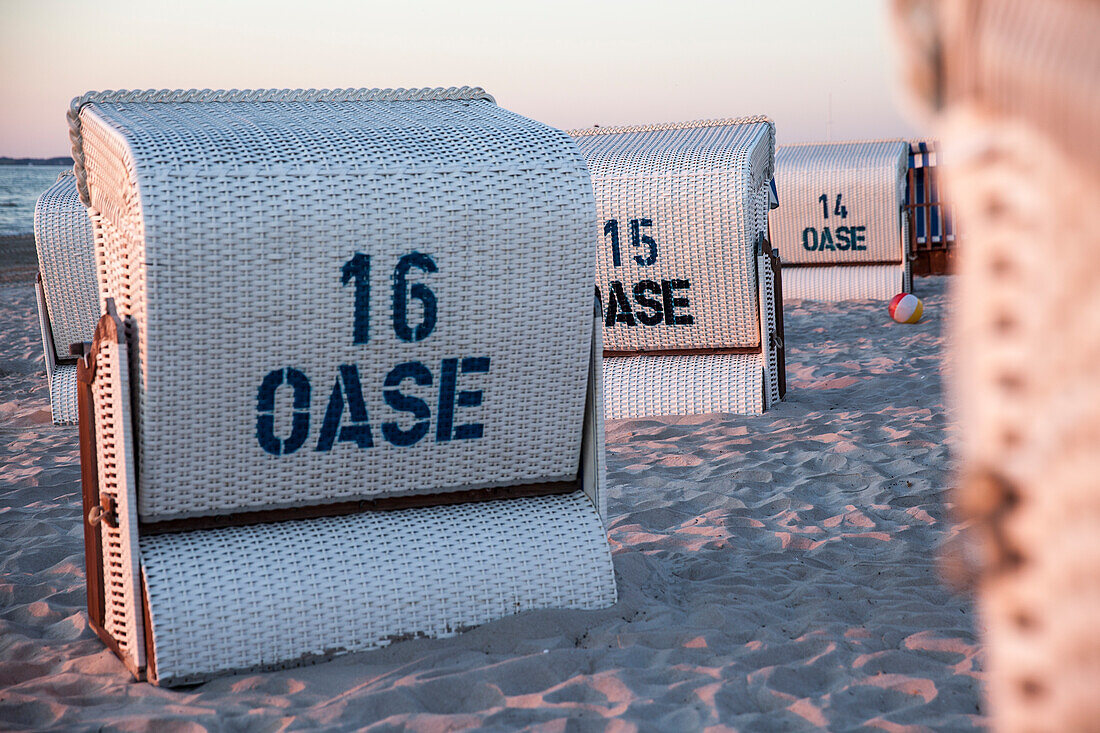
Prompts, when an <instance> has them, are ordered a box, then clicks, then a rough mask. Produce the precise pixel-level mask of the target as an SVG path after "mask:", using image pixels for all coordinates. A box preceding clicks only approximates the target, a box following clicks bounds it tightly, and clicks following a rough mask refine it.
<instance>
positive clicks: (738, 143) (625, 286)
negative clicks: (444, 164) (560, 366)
mask: <svg viewBox="0 0 1100 733" xmlns="http://www.w3.org/2000/svg"><path fill="white" fill-rule="evenodd" d="M570 134H572V135H573V136H574V137H575V138H576V140H577V143H578V145H580V148H581V150H582V151H583V152H584V155H585V158H586V160H587V161H588V167H589V171H590V172H591V174H592V184H593V187H594V189H595V192H596V206H597V210H598V215H599V218H598V220H597V222H598V225H599V230H598V231H599V235H600V236H601V237H602V240H601V242H600V245H599V248H598V253H599V254H598V258H597V284H598V288H599V290H600V292H601V296H602V300H603V304H604V314H605V318H604V341H605V348H606V351H605V352H604V357H605V359H604V384H605V387H606V389H607V415H608V417H612V418H628V417H642V416H646V415H675V414H694V413H712V412H729V413H746V414H756V413H760V412H763V411H764V410H766V409H767V408H768V407H770V406H771V404H772V403H773V402H776V401H778V400H779V399H781V398H782V396H783V394H784V392H785V391H786V384H785V379H784V348H783V310H782V302H781V301H782V290H781V282H780V273H779V260H778V257H777V256H776V255H775V253H774V252H773V251H772V249H771V245H770V244H769V242H768V239H767V231H768V211H769V209H770V208H771V204H772V203H773V202H774V198H773V197H772V195H771V194H772V193H773V191H772V186H771V179H772V162H773V156H774V149H775V128H774V126H773V124H772V122H771V120H769V119H767V118H765V117H747V118H740V119H733V120H713V121H701V122H688V123H682V124H671V125H651V126H642V127H605V128H599V127H596V128H591V129H586V130H575V131H573V132H571V133H570Z"/></svg>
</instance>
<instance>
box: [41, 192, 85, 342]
mask: <svg viewBox="0 0 1100 733" xmlns="http://www.w3.org/2000/svg"><path fill="white" fill-rule="evenodd" d="M34 241H35V246H36V247H37V249H38V268H39V272H40V273H41V274H42V288H43V290H44V292H45V295H46V305H47V307H48V310H49V317H50V328H51V330H52V331H53V339H54V349H55V352H56V356H57V358H58V359H68V358H69V345H70V344H75V343H83V342H85V341H91V340H92V333H93V332H95V325H96V322H97V321H98V320H99V313H100V311H99V293H98V289H97V286H96V271H95V246H94V243H93V241H92V222H91V220H90V219H89V218H88V212H87V210H86V209H85V208H84V205H83V204H81V203H80V197H79V195H78V194H77V190H76V178H75V177H74V176H73V175H72V174H71V173H63V174H62V175H61V176H59V177H58V179H57V182H56V183H54V185H52V186H50V187H49V188H48V189H46V191H45V193H43V194H42V195H41V196H39V198H38V203H37V204H36V205H35V207H34Z"/></svg>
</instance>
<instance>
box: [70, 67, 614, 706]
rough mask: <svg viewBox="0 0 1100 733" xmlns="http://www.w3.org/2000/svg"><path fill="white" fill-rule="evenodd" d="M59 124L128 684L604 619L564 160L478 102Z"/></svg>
mask: <svg viewBox="0 0 1100 733" xmlns="http://www.w3.org/2000/svg"><path fill="white" fill-rule="evenodd" d="M70 125H71V128H72V131H73V139H74V160H75V161H76V165H75V170H76V171H77V178H78V187H79V188H80V191H81V195H82V196H83V197H84V200H85V201H86V202H87V203H88V205H89V211H90V213H91V216H92V220H93V222H94V226H95V230H96V243H97V247H98V248H99V253H98V258H99V261H100V262H101V263H102V267H101V270H100V271H101V273H102V280H101V281H100V290H101V293H102V297H103V307H104V309H105V314H104V316H103V317H102V318H101V320H100V322H99V325H98V327H97V330H96V335H95V339H94V340H93V342H92V343H91V344H90V345H89V346H88V347H87V349H86V351H85V354H84V356H83V357H82V359H81V362H80V364H79V370H80V381H81V389H82V391H81V418H80V424H81V439H82V463H83V481H84V500H85V510H86V513H87V518H88V521H87V522H86V525H85V530H86V535H85V539H86V549H87V564H88V599H89V615H90V617H91V619H92V625H93V627H94V628H95V629H96V630H97V632H98V633H99V635H100V636H101V638H103V639H104V641H105V642H106V643H107V644H108V645H109V646H110V647H111V648H112V649H114V651H115V652H116V653H117V654H118V655H119V656H120V657H121V658H122V659H123V661H124V662H125V663H126V664H127V666H128V667H129V668H130V670H131V671H132V672H133V674H134V675H135V676H137V677H139V678H145V679H148V680H150V681H152V682H155V683H158V684H162V685H175V684H183V683H190V682H195V681H199V680H202V679H206V678H208V677H210V676H212V675H215V674H219V673H224V672H230V671H239V670H255V669H267V668H276V667H283V666H291V665H296V664H301V663H307V662H312V661H316V660H321V659H326V658H329V657H331V656H333V655H335V654H338V653H343V652H350V651H357V650H363V649H369V648H371V647H376V646H380V645H383V644H386V643H389V642H390V641H393V640H397V639H403V638H409V637H416V636H425V635H428V636H443V635H449V634H454V633H457V632H459V631H461V630H462V629H465V628H468V627H470V626H474V625H477V624H481V623H484V622H486V621H489V620H491V619H495V618H500V617H503V616H506V615H509V614H514V613H518V612H520V611H525V610H528V609H536V608H548V607H553V608H574V609H596V608H602V607H606V606H608V605H610V604H612V603H614V601H615V598H616V588H615V580H614V574H613V569H612V564H611V556H610V550H609V545H608V541H607V536H606V533H605V530H604V526H603V522H602V515H603V513H604V507H605V499H604V494H603V482H604V479H603V475H604V459H603V437H602V436H603V431H602V425H601V422H600V421H601V413H602V405H601V394H600V357H601V349H602V346H601V343H600V331H599V322H598V320H597V319H595V318H594V316H593V313H594V310H595V308H594V303H593V295H592V281H593V274H594V262H593V257H592V253H591V242H592V231H593V216H594V212H595V205H594V202H593V199H592V193H591V186H590V183H589V178H588V173H587V170H586V168H585V165H584V160H583V158H582V157H581V155H580V153H579V152H578V151H577V149H576V146H575V144H574V143H573V142H572V140H571V139H570V138H569V137H568V136H567V135H565V134H564V133H562V132H560V131H557V130H554V129H552V128H548V127H546V126H544V125H542V124H540V123H537V122H534V121H532V120H528V119H526V118H523V117H520V116H518V115H516V114H513V113H511V112H508V111H506V110H503V109H501V108H499V107H498V106H497V105H496V104H495V102H494V101H493V98H492V97H491V96H489V95H488V94H486V93H485V92H484V91H482V90H480V89H476V88H467V87H464V88H460V89H423V90H335V91H317V90H305V91H301V90H300V91H286V90H283V91H278V90H261V91H227V92H226V91H222V92H211V91H209V90H207V91H190V92H182V91H179V92H168V91H161V92H105V93H92V94H89V95H86V96H85V97H82V98H79V99H77V100H74V102H73V106H72V109H71V112H70ZM551 224H552V226H553V230H554V237H555V244H554V247H553V248H552V250H545V249H543V248H540V247H539V246H536V243H537V242H539V241H542V238H543V236H544V230H543V228H544V227H546V226H548V225H551Z"/></svg>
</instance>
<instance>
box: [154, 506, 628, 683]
mask: <svg viewBox="0 0 1100 733" xmlns="http://www.w3.org/2000/svg"><path fill="white" fill-rule="evenodd" d="M141 554H142V559H143V563H144V569H145V577H146V587H147V589H148V598H149V613H150V618H151V624H152V628H151V633H152V634H153V643H154V646H155V649H156V674H157V681H158V682H159V683H160V684H164V685H172V684H186V683H191V682H196V681H200V680H202V679H204V678H206V677H209V676H211V675H212V674H214V673H216V672H226V671H231V670H245V669H258V668H272V667H282V666H291V665H295V664H301V663H308V662H311V661H317V660H320V659H325V658H328V657H331V656H333V655H335V654H337V653H341V652H349V651H357V650H362V649H368V648H371V647H376V646H382V645H385V644H388V643H389V642H391V641H394V640H398V639H403V638H412V637H417V636H424V635H428V636H449V635H452V634H455V633H457V632H459V631H461V630H463V629H464V628H467V627H470V626H474V625H477V624H481V623H484V622H486V621H489V620H492V619H495V618H500V617H502V616H506V615H510V614H513V613H517V612H520V611H526V610H530V609H536V608H577V609H596V608H603V607H606V606H608V605H610V604H612V603H614V602H615V596H616V593H615V580H614V572H613V568H612V564H611V553H610V551H609V548H608V544H607V539H606V536H605V534H604V529H603V525H602V524H601V523H600V520H599V518H598V517H597V515H596V513H595V512H594V511H593V510H592V505H591V504H590V503H589V500H588V499H587V498H586V497H585V496H584V495H583V494H582V493H580V492H577V493H574V494H571V495H561V496H551V497H541V498H528V499H514V500H508V501H494V502H485V503H479V504H462V505H456V506H447V507H432V508H425V509H409V510H403V511H399V512H383V513H368V514H359V515H352V516H347V517H335V518H325V519H312V520H300V521H293V522H279V523H272V524H262V525H255V526H251V527H237V528H232V529H216V530H205V531H199V532H188V533H183V534H174V535H173V534H169V535H156V536H152V537H143V538H142V540H141Z"/></svg>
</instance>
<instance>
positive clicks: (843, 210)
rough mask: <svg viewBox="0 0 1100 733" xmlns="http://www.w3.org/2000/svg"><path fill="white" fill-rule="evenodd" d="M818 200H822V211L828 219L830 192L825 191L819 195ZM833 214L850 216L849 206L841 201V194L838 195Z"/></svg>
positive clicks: (842, 217)
mask: <svg viewBox="0 0 1100 733" xmlns="http://www.w3.org/2000/svg"><path fill="white" fill-rule="evenodd" d="M817 200H818V201H820V202H821V213H822V215H823V216H824V217H825V218H826V219H828V218H829V194H827V193H823V194H821V195H820V196H818V197H817ZM833 216H839V217H840V218H841V219H847V218H848V207H847V206H845V205H844V204H842V203H840V194H839V193H838V194H837V195H836V204H834V205H833Z"/></svg>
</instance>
